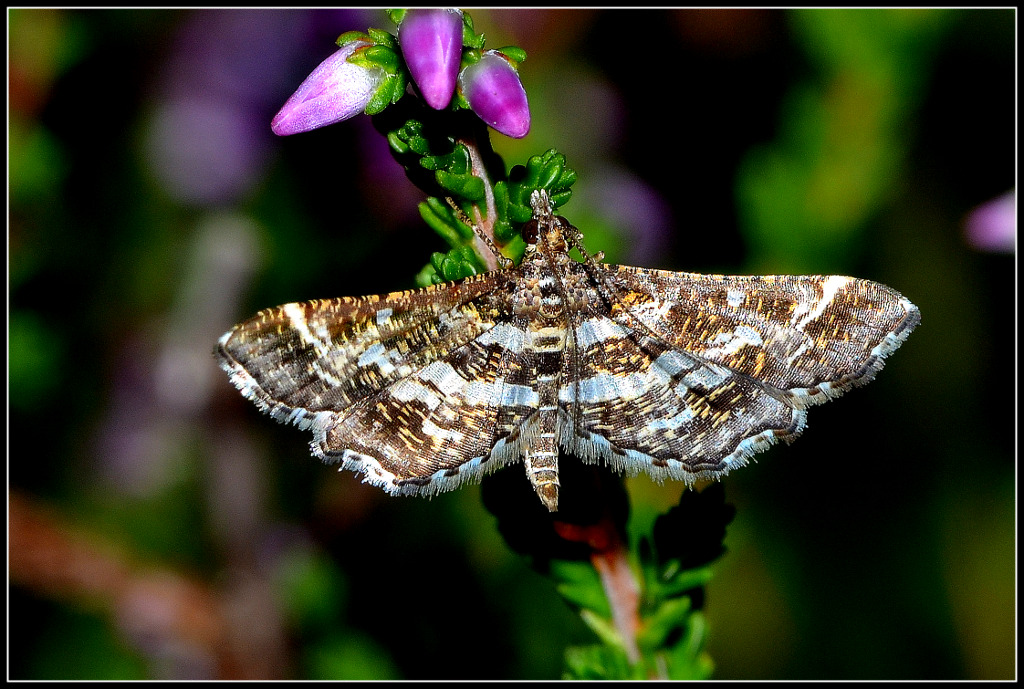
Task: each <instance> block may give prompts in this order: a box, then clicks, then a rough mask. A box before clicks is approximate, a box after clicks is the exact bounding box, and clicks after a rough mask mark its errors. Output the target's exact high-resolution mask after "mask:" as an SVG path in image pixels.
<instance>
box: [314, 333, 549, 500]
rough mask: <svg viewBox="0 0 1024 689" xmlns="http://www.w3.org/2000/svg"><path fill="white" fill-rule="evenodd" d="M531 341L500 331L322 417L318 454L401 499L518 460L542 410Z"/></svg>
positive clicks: (447, 486)
mask: <svg viewBox="0 0 1024 689" xmlns="http://www.w3.org/2000/svg"><path fill="white" fill-rule="evenodd" d="M524 337H525V333H524V332H523V331H522V330H521V329H519V328H517V327H516V326H515V325H513V324H511V323H499V324H497V325H495V326H494V327H492V328H491V329H489V330H487V331H485V332H484V333H482V334H481V335H480V336H478V337H477V338H476V339H474V340H472V341H470V342H468V343H466V344H464V345H462V346H461V347H456V348H455V349H452V350H451V351H449V352H447V353H446V354H444V355H443V356H441V357H439V358H436V359H434V360H433V361H431V362H430V363H429V364H427V365H426V366H424V367H422V368H420V369H419V370H417V371H415V372H414V373H412V374H411V375H409V376H406V377H403V378H401V379H400V380H396V381H395V382H393V383H391V384H390V385H389V386H387V387H386V388H384V389H383V390H381V391H379V392H377V393H376V394H373V395H371V396H368V397H365V398H364V399H362V400H360V401H359V402H357V403H356V404H354V405H352V406H351V407H349V408H347V409H345V410H344V411H340V412H330V413H329V415H328V416H325V417H324V418H323V426H324V428H325V432H324V433H323V434H319V433H318V434H317V438H316V440H314V442H313V444H312V447H313V452H314V454H316V455H318V456H321V457H324V458H326V459H328V460H340V461H341V462H342V467H343V468H346V469H351V470H353V471H356V472H359V473H363V474H365V476H366V478H365V480H366V481H369V482H370V483H373V484H376V485H379V486H381V487H383V488H384V489H385V490H387V491H388V492H390V493H396V494H434V493H439V492H442V491H446V490H451V489H453V488H457V487H458V486H459V485H461V484H462V483H464V482H467V481H474V480H478V479H479V478H480V477H481V476H482V475H483V474H485V473H488V472H490V471H493V470H495V469H497V468H499V467H501V466H503V465H504V464H507V463H509V462H512V461H516V460H518V459H520V457H521V455H522V448H521V444H522V442H523V441H524V440H525V439H524V438H523V437H522V436H521V435H520V430H521V428H520V427H521V425H522V424H523V422H524V420H525V419H527V418H528V417H529V415H530V414H531V413H533V412H534V411H535V410H536V408H537V393H536V391H535V390H534V388H533V387H532V383H533V380H532V379H533V372H532V369H531V368H530V366H529V362H528V361H527V360H525V359H524V358H523V357H522V356H521V350H522V341H523V339H524Z"/></svg>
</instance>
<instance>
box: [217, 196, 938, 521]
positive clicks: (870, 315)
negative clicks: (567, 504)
mask: <svg viewBox="0 0 1024 689" xmlns="http://www.w3.org/2000/svg"><path fill="white" fill-rule="evenodd" d="M531 206H532V209H533V218H532V220H530V221H529V222H528V223H527V224H526V225H525V226H524V228H523V231H522V233H523V238H524V239H525V241H526V243H527V248H526V253H525V255H524V257H523V259H522V261H521V262H520V264H519V265H515V266H514V265H511V264H508V265H505V266H504V267H501V268H499V269H498V270H494V271H491V272H488V273H485V274H482V275H476V276H472V277H468V278H465V279H462V280H458V281H455V282H450V283H445V284H440V285H435V286H431V287H427V288H424V289H417V290H409V291H404V292H393V293H391V294H385V295H380V296H369V297H341V298H338V299H330V300H321V301H310V302H302V303H292V304H285V305H284V306H279V307H277V308H272V309H266V310H264V311H261V312H259V313H258V314H256V315H255V316H254V317H253V318H251V319H249V320H247V321H245V322H243V323H240V324H238V325H236V326H235V327H234V328H232V329H231V330H230V331H228V332H227V333H226V334H225V335H224V336H223V337H221V338H220V341H219V343H218V346H217V350H216V356H217V357H218V359H219V362H220V365H221V367H222V368H223V369H224V370H225V371H226V372H227V373H228V375H229V376H230V378H231V382H232V383H233V384H234V385H235V386H236V387H237V388H238V389H239V390H240V391H241V393H242V394H243V395H244V396H245V397H246V398H248V399H250V400H252V401H253V402H254V403H255V404H256V406H257V407H258V408H259V409H260V410H262V411H264V412H266V413H268V414H270V415H271V416H272V417H273V418H274V419H276V420H277V421H280V422H282V423H288V424H294V425H295V426H298V427H299V428H300V429H308V430H311V431H312V432H313V440H312V442H311V443H310V447H311V449H312V453H313V454H314V455H315V456H317V457H319V458H321V459H322V460H324V461H325V462H329V463H339V464H340V465H341V468H344V469H351V470H353V471H355V472H358V473H360V474H362V475H363V480H364V481H368V482H370V483H372V484H375V485H377V486H380V487H381V488H383V489H384V490H386V491H387V492H389V493H392V494H397V495H433V494H436V493H439V492H442V491H447V490H451V489H454V488H457V487H458V486H460V485H462V484H463V483H465V482H467V481H476V480H479V479H480V478H481V477H482V476H483V475H484V474H486V473H488V472H491V471H493V470H496V469H498V468H499V467H502V466H504V465H507V464H510V463H512V462H518V461H522V462H523V464H524V465H525V469H526V474H527V476H528V477H529V480H530V483H531V485H532V486H533V489H534V490H535V491H536V494H537V496H538V497H539V498H540V501H541V502H542V503H543V504H544V506H545V507H547V509H548V510H550V511H552V512H554V511H556V510H557V509H558V491H559V474H558V459H559V454H560V453H561V452H565V453H567V454H571V455H574V456H576V457H579V458H581V459H582V460H583V461H584V462H591V463H593V462H603V463H605V464H607V465H608V466H610V467H612V468H613V469H615V470H617V471H620V472H625V473H627V474H629V475H635V474H637V473H639V472H641V471H644V472H647V473H648V474H650V475H651V477H653V478H654V479H655V480H658V481H663V480H665V479H675V480H680V481H683V482H684V483H685V484H687V485H693V484H694V483H695V482H697V481H702V480H711V479H718V478H720V477H722V476H723V475H725V474H727V473H728V472H729V471H731V470H732V469H734V468H736V467H739V466H743V465H744V464H746V463H747V461H748V460H749V458H750V457H751V456H752V455H754V454H755V453H757V452H759V451H761V450H764V449H765V448H767V447H768V446H769V445H771V444H773V443H775V442H777V441H779V440H784V441H787V442H788V441H792V440H793V439H794V438H796V437H797V436H798V435H799V434H800V433H801V432H802V431H803V429H804V426H805V423H806V414H807V412H806V410H807V408H808V407H810V406H813V405H815V404H820V403H822V402H825V401H827V400H829V399H832V398H833V397H837V396H839V395H840V394H842V393H843V392H845V391H846V390H848V389H850V388H851V387H854V386H857V385H863V384H865V383H867V382H868V381H870V380H871V379H872V378H873V377H874V376H875V374H876V373H878V371H879V370H880V369H881V368H882V366H883V363H884V361H885V358H886V357H887V356H889V355H890V354H891V353H892V352H894V351H895V350H896V349H897V348H898V347H899V346H900V345H901V344H902V343H903V342H904V340H906V338H907V336H908V335H910V333H911V331H912V330H913V329H914V328H915V327H916V326H917V324H918V323H919V322H920V312H919V311H918V308H917V307H916V306H914V304H912V303H911V302H910V301H908V300H907V299H906V298H904V297H903V296H902V295H900V294H899V293H898V292H896V291H895V290H893V289H891V288H889V287H886V286H885V285H881V284H878V283H876V282H871V281H868V280H860V279H856V278H851V277H843V276H835V275H831V276H824V275H805V276H793V275H769V276H726V275H700V274H695V273H682V272H670V271H664V270H652V269H647V268H635V267H632V266H618V265H608V264H604V263H601V259H602V258H603V257H602V256H601V255H600V254H598V255H597V256H591V255H589V254H587V253H586V251H585V250H584V248H583V245H582V237H581V234H580V231H579V230H578V229H577V228H575V227H574V226H573V225H571V224H570V223H569V222H568V221H567V220H566V219H565V218H563V217H561V216H556V215H555V214H554V212H553V211H552V207H551V203H550V199H549V197H548V195H547V194H546V193H545V192H544V191H536V192H534V193H533V195H532V197H531ZM573 247H576V248H578V249H579V251H580V253H581V255H582V256H583V257H584V260H583V261H582V262H579V261H576V260H574V259H573V258H572V257H571V256H570V254H569V252H570V250H571V249H572V248H573Z"/></svg>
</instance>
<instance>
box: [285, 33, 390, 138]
mask: <svg viewBox="0 0 1024 689" xmlns="http://www.w3.org/2000/svg"><path fill="white" fill-rule="evenodd" d="M371 45H373V44H372V43H370V42H368V41H363V40H355V41H352V42H350V43H346V44H345V45H343V46H342V47H341V48H339V49H338V50H337V51H335V52H334V54H333V55H331V56H330V57H328V58H327V59H326V60H324V61H323V62H321V63H320V65H319V66H318V67H317V68H316V69H314V70H313V72H312V73H311V74H310V75H309V76H308V77H306V80H305V81H303V82H302V85H301V86H299V88H298V90H296V91H295V93H293V94H292V96H291V98H289V99H288V100H287V102H285V104H284V107H282V108H281V111H280V112H278V113H277V115H275V116H274V119H273V121H272V122H271V123H270V128H271V129H272V130H273V131H274V133H275V134H277V135H278V136H288V135H289V134H298V133H299V132H308V131H309V130H311V129H316V128H318V127H323V126H325V125H328V124H334V123H335V122H340V121H342V120H347V119H348V118H350V117H352V116H354V115H358V114H359V113H361V112H363V110H364V109H365V108H366V106H367V104H368V103H369V102H370V100H371V99H372V98H373V96H374V94H375V93H376V91H377V89H378V88H379V87H380V86H381V85H382V84H384V81H385V77H386V74H385V72H384V70H383V69H380V68H376V67H369V68H368V67H365V66H363V65H357V64H353V63H351V62H349V61H348V58H350V57H351V56H352V55H353V53H355V52H356V51H357V50H359V49H360V48H366V47H369V46H371Z"/></svg>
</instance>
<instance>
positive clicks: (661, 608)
mask: <svg viewBox="0 0 1024 689" xmlns="http://www.w3.org/2000/svg"><path fill="white" fill-rule="evenodd" d="M734 514H735V510H734V508H733V507H732V506H731V505H727V504H725V490H724V488H723V487H722V484H720V483H715V484H712V485H711V486H708V487H707V488H706V489H705V490H704V491H702V492H700V493H698V492H696V491H685V492H684V493H683V495H682V497H681V498H680V501H679V504H678V505H677V506H675V507H673V508H672V509H671V510H669V512H668V513H666V514H664V515H662V516H660V517H658V519H657V520H656V522H655V524H654V528H653V532H652V535H651V536H650V537H646V536H645V537H642V538H640V539H639V540H638V541H637V542H636V543H634V544H633V546H632V547H631V549H630V560H631V562H633V563H634V570H635V574H636V575H637V576H638V579H639V586H640V589H641V592H642V595H641V598H642V601H641V605H640V610H639V619H640V625H639V630H638V632H637V636H636V645H637V648H638V650H639V652H640V660H639V661H638V662H636V663H631V662H630V661H629V657H628V655H627V652H626V650H625V647H624V644H623V640H622V639H621V637H620V636H619V634H618V632H617V631H616V630H615V628H614V625H613V621H612V619H611V615H610V607H609V603H608V600H607V597H606V596H605V592H604V590H603V589H602V588H601V582H600V579H599V577H597V575H596V573H595V572H593V570H591V574H590V575H589V576H588V575H587V574H585V573H584V571H583V570H584V567H583V564H582V563H572V564H573V565H574V566H565V565H563V564H561V563H559V566H555V564H554V563H552V565H551V567H550V568H549V574H550V576H551V577H552V579H553V580H554V581H555V585H556V588H557V590H558V592H559V593H560V594H561V595H562V597H563V598H564V599H565V600H566V602H567V603H569V604H570V605H572V606H573V607H575V608H577V609H578V611H579V613H580V616H581V617H582V619H583V620H584V622H586V624H587V626H588V627H590V629H591V630H593V631H594V633H595V634H596V635H597V636H598V638H600V639H601V641H602V645H601V646H588V647H582V648H580V647H577V648H571V649H569V650H567V652H566V676H567V677H569V678H573V679H643V678H655V677H662V678H667V679H707V678H708V677H710V675H711V672H712V670H713V667H714V666H713V664H712V662H711V659H710V657H709V656H708V655H707V653H706V652H705V651H704V639H705V621H704V617H703V615H702V614H701V612H700V608H701V606H702V605H703V599H704V585H705V584H707V583H708V581H710V579H711V575H712V572H711V567H710V566H709V565H710V563H711V562H712V561H713V560H715V559H717V558H718V557H719V556H721V555H722V554H723V553H724V551H725V548H724V546H723V545H722V541H723V539H724V538H725V527H726V526H727V525H728V523H729V522H730V521H731V520H732V518H733V516H734ZM694 525H697V527H696V528H695V526H694Z"/></svg>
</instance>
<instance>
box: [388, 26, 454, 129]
mask: <svg viewBox="0 0 1024 689" xmlns="http://www.w3.org/2000/svg"><path fill="white" fill-rule="evenodd" d="M398 42H399V44H400V45H401V47H402V57H404V58H405V64H406V65H407V66H408V67H409V73H410V74H411V75H412V80H413V81H415V82H416V86H418V87H419V89H420V93H422V94H423V100H425V101H427V105H429V106H430V107H432V108H433V109H434V110H440V109H441V108H446V107H448V104H449V103H450V102H451V100H452V94H453V93H455V80H456V79H457V78H458V76H459V62H460V61H461V59H462V12H461V11H460V10H456V9H446V10H417V9H412V10H408V11H407V12H406V14H405V18H404V19H403V20H402V24H401V25H400V26H399V27H398Z"/></svg>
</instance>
